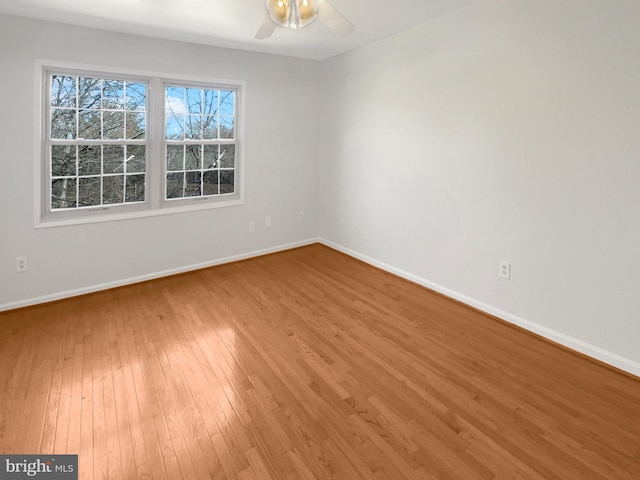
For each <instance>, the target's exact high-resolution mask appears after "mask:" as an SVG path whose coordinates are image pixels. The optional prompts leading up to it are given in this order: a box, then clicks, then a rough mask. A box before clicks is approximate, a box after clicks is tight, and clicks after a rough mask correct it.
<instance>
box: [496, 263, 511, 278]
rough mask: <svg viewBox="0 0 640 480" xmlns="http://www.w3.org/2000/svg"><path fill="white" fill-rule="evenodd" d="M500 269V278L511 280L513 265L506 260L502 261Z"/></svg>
mask: <svg viewBox="0 0 640 480" xmlns="http://www.w3.org/2000/svg"><path fill="white" fill-rule="evenodd" d="M499 268H500V269H499V270H498V276H499V277H500V278H504V279H506V280H510V279H511V264H510V263H509V262H507V261H505V260H500V267H499Z"/></svg>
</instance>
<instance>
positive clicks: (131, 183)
mask: <svg viewBox="0 0 640 480" xmlns="http://www.w3.org/2000/svg"><path fill="white" fill-rule="evenodd" d="M147 89H148V88H147V84H146V83H144V82H139V81H128V80H123V79H106V78H95V77H87V76H69V75H60V74H53V75H51V77H50V95H49V99H50V100H49V104H50V108H49V119H50V121H49V126H50V129H49V131H50V134H49V135H48V138H47V141H46V149H45V150H46V152H47V163H48V166H49V169H48V170H49V177H50V180H49V182H50V183H48V185H47V187H49V189H48V191H49V195H48V199H49V208H50V210H51V211H57V210H64V209H76V208H91V207H100V206H104V205H117V204H124V203H137V202H144V201H145V182H146V175H145V172H146V165H147V161H146V149H147V141H146V124H147V121H146V110H147Z"/></svg>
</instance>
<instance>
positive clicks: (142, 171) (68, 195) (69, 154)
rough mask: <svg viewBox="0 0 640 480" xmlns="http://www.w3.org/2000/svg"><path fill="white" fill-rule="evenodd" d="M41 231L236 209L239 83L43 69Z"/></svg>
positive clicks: (239, 196) (239, 191)
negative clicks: (63, 225)
mask: <svg viewBox="0 0 640 480" xmlns="http://www.w3.org/2000/svg"><path fill="white" fill-rule="evenodd" d="M42 72H43V73H44V74H43V79H45V81H44V82H43V84H44V85H45V86H44V91H43V100H44V108H43V110H42V112H43V113H42V118H43V122H42V132H43V141H42V156H41V158H42V164H41V165H42V166H41V169H40V170H39V172H40V176H41V179H42V181H41V182H40V183H41V185H39V186H38V187H37V188H38V189H39V193H40V198H41V201H40V215H39V218H38V223H42V224H45V225H46V224H48V223H49V224H57V223H60V222H62V223H81V222H85V221H100V220H104V219H112V218H120V217H125V218H126V217H130V216H142V215H156V214H162V213H171V212H175V211H180V210H190V209H202V208H211V207H219V206H227V205H235V204H238V203H241V202H242V189H241V182H240V175H239V174H240V162H239V159H240V155H239V153H240V148H241V145H240V135H239V133H240V128H239V127H240V122H239V100H240V93H241V89H242V85H241V84H234V83H216V82H209V81H203V80H202V79H197V80H192V79H184V78H179V79H172V78H164V77H162V76H157V75H125V74H113V73H109V72H103V71H99V70H76V69H65V68H54V67H42Z"/></svg>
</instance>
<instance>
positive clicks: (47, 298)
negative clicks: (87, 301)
mask: <svg viewBox="0 0 640 480" xmlns="http://www.w3.org/2000/svg"><path fill="white" fill-rule="evenodd" d="M318 242H319V240H318V239H317V238H310V239H307V240H302V241H299V242H293V243H287V244H284V245H278V246H275V247H270V248H265V249H262V250H255V251H253V252H247V253H241V254H238V255H232V256H230V257H224V258H218V259H215V260H210V261H207V262H202V263H196V264H193V265H185V266H183V267H177V268H172V269H169V270H162V271H159V272H153V273H149V274H147V275H140V276H138V277H130V278H124V279H122V280H116V281H114V282H107V283H101V284H98V285H91V286H89V287H82V288H77V289H75V290H66V291H64V292H56V293H52V294H49V295H43V296H41V297H34V298H27V299H25V300H19V301H17V302H10V303H3V304H0V312H2V311H5V310H12V309H15V308H22V307H29V306H32V305H37V304H40V303H46V302H53V301H56V300H62V299H65V298H70V297H76V296H78V295H85V294H87V293H94V292H99V291H101V290H108V289H110V288H116V287H123V286H125V285H131V284H134V283H139V282H145V281H147V280H153V279H156V278H161V277H168V276H170V275H176V274H179V273H185V272H190V271H193V270H199V269H201V268H208V267H213V266H215V265H222V264H224V263H230V262H237V261H238V260H246V259H247V258H253V257H259V256H262V255H268V254H269V253H276V252H281V251H283V250H290V249H292V248H297V247H304V246H305V245H311V244H312V243H318Z"/></svg>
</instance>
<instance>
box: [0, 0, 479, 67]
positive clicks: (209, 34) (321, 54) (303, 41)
mask: <svg viewBox="0 0 640 480" xmlns="http://www.w3.org/2000/svg"><path fill="white" fill-rule="evenodd" d="M324 1H325V0H320V9H322V3H323V2H324ZM328 1H330V3H331V5H333V6H334V7H335V8H336V9H337V10H338V11H339V12H340V13H342V14H343V15H344V16H345V17H346V18H347V19H349V21H350V22H351V23H353V24H354V25H355V27H356V29H355V31H354V32H353V33H351V34H350V35H348V36H345V37H340V36H338V35H337V34H335V33H334V32H333V31H331V30H329V28H327V27H326V26H325V25H324V24H322V23H321V22H319V21H315V22H314V23H312V24H311V25H308V26H307V27H305V28H303V29H300V30H289V29H283V28H278V29H277V30H276V32H275V33H274V35H273V36H272V37H271V38H269V39H266V40H255V39H254V35H255V33H256V31H257V29H258V27H259V26H260V24H261V23H262V21H263V20H264V17H265V15H266V6H265V0H0V12H2V13H8V14H13V15H21V16H26V17H33V18H39V19H44V20H53V21H58V22H63V23H68V24H74V25H83V26H87V27H94V28H100V29H105V30H112V31H117V32H125V33H133V34H138V35H146V36H150V37H156V38H165V39H171V40H181V41H187V42H193V43H199V44H204V45H214V46H220V47H229V48H238V49H242V50H250V51H256V52H264V53H274V54H280V55H288V56H294V57H302V58H310V59H316V60H322V59H325V58H329V57H332V56H334V55H337V54H339V53H342V52H345V51H348V50H351V49H353V48H356V47H359V46H362V45H365V44H367V43H371V42H373V41H375V40H378V39H381V38H384V37H387V36H389V35H392V34H394V33H396V32H399V31H401V30H405V29H407V28H410V27H412V26H415V25H418V24H420V23H423V22H426V21H429V20H431V19H433V18H436V17H438V16H441V15H444V14H446V13H449V12H451V11H453V10H456V9H458V8H461V7H464V6H466V5H469V4H471V3H475V2H476V1H479V0H328Z"/></svg>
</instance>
